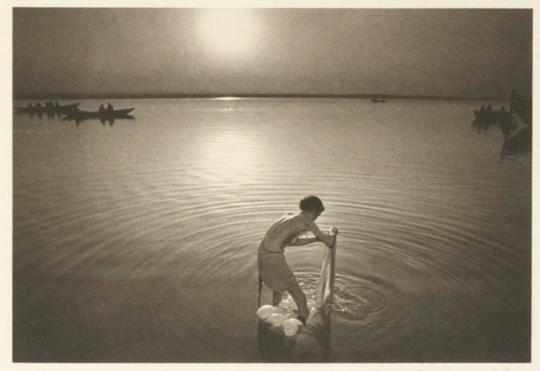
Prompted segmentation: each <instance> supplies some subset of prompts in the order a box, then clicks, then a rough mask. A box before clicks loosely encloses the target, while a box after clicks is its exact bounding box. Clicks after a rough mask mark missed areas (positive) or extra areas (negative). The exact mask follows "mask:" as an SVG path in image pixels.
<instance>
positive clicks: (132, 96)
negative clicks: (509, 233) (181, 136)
mask: <svg viewBox="0 0 540 371" xmlns="http://www.w3.org/2000/svg"><path fill="white" fill-rule="evenodd" d="M373 97H378V98H384V99H430V100H506V99H509V98H494V97H483V98H478V97H450V96H435V95H398V94H67V93H62V94H52V93H51V94H14V95H13V100H28V99H32V100H49V99H53V100H54V99H225V98H239V99H249V98H253V99H260V98H274V99H275V98H287V99H291V98H301V99H309V98H315V99H316V98H318V99H321V98H323V99H370V98H373Z"/></svg>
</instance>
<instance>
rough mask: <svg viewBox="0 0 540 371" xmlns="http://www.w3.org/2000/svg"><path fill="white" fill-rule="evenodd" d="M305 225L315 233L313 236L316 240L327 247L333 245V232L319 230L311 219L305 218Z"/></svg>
mask: <svg viewBox="0 0 540 371" xmlns="http://www.w3.org/2000/svg"><path fill="white" fill-rule="evenodd" d="M306 225H307V227H308V229H309V230H310V231H311V232H312V233H313V234H314V235H315V238H316V239H317V240H318V241H321V242H322V243H324V244H325V245H326V246H328V247H333V246H334V236H335V234H330V233H323V232H321V230H320V229H319V227H317V224H315V223H313V222H312V221H309V220H306Z"/></svg>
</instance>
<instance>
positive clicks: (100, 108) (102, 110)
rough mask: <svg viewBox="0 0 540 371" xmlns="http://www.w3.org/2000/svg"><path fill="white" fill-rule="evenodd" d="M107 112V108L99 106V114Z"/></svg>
mask: <svg viewBox="0 0 540 371" xmlns="http://www.w3.org/2000/svg"><path fill="white" fill-rule="evenodd" d="M104 112H105V106H104V105H103V103H102V104H100V105H99V113H100V114H102V113H104Z"/></svg>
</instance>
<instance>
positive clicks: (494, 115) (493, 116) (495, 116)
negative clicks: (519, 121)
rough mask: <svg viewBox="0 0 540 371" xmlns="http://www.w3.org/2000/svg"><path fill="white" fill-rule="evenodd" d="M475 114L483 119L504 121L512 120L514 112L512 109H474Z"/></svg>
mask: <svg viewBox="0 0 540 371" xmlns="http://www.w3.org/2000/svg"><path fill="white" fill-rule="evenodd" d="M474 116H475V117H476V118H477V119H478V120H482V121H504V120H510V119H511V117H512V113H511V112H510V111H488V110H484V111H481V110H474Z"/></svg>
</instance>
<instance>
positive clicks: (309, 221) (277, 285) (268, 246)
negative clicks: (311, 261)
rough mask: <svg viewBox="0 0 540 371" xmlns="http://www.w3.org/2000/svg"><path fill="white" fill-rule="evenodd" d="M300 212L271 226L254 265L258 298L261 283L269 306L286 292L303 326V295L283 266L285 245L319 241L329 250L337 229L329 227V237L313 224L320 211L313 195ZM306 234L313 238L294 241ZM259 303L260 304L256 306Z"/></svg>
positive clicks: (302, 204)
mask: <svg viewBox="0 0 540 371" xmlns="http://www.w3.org/2000/svg"><path fill="white" fill-rule="evenodd" d="M300 210H301V212H300V213H299V214H297V215H293V214H287V215H285V216H283V217H282V218H281V219H279V220H278V221H277V222H275V223H274V225H272V226H271V227H270V229H269V230H268V232H266V235H265V236H264V239H263V240H262V242H261V244H260V245H259V249H258V253H257V263H258V264H257V265H258V269H259V296H260V290H261V287H262V282H264V283H265V284H266V285H267V286H268V287H270V288H271V289H272V290H273V292H274V294H273V300H272V301H273V305H278V304H279V302H280V301H281V293H282V292H284V291H287V292H288V293H289V294H290V295H291V296H292V298H293V299H294V301H295V302H296V305H297V307H298V319H299V320H301V321H302V322H303V323H305V321H306V319H307V317H308V314H309V312H308V309H307V304H306V296H305V295H304V293H303V292H302V289H301V288H300V286H299V285H298V281H297V280H296V277H295V276H294V274H293V273H292V271H291V269H290V268H289V266H288V265H287V262H286V260H285V255H284V249H285V247H286V246H300V245H306V244H309V243H312V242H317V241H321V242H323V243H324V244H325V245H327V246H328V247H333V243H334V237H335V235H336V234H337V232H338V231H337V228H335V227H334V228H332V234H328V233H323V232H321V230H320V229H319V227H317V225H316V224H315V223H314V222H315V220H316V219H317V218H318V217H319V215H321V213H322V212H323V211H324V206H323V204H322V201H321V200H320V199H319V198H318V197H316V196H308V197H305V198H304V199H302V201H300ZM307 231H310V232H312V233H313V234H314V235H315V237H313V238H300V239H299V238H297V237H298V235H300V234H302V233H304V232H307ZM259 304H260V303H259Z"/></svg>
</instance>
